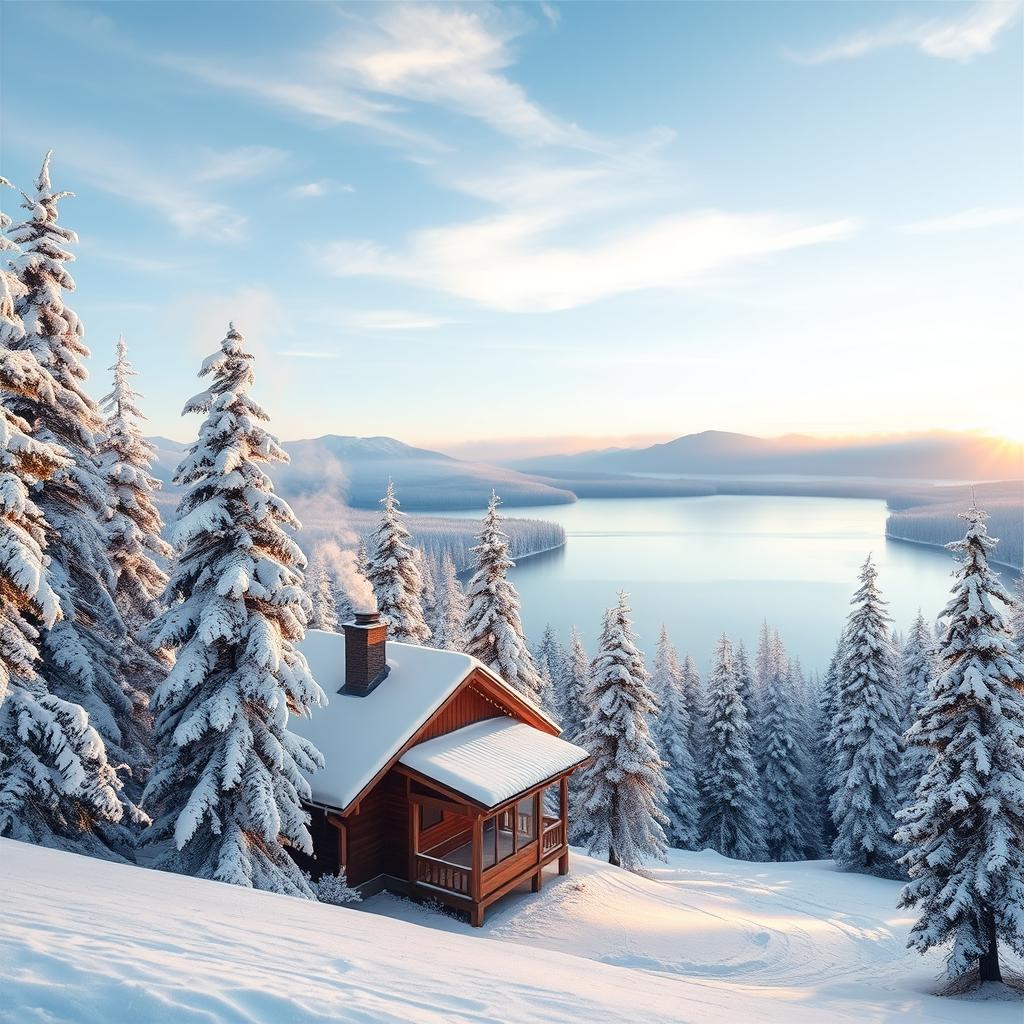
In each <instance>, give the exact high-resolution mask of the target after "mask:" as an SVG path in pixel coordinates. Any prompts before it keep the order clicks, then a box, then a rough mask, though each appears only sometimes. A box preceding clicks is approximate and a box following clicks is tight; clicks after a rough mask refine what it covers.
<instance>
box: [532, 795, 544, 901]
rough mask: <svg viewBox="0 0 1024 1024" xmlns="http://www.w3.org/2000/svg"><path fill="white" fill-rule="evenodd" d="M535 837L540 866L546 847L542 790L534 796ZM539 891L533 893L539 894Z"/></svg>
mask: <svg viewBox="0 0 1024 1024" xmlns="http://www.w3.org/2000/svg"><path fill="white" fill-rule="evenodd" d="M533 836H534V840H535V841H536V843H537V863H538V864H539V863H540V860H541V857H543V856H544V850H543V849H542V847H543V846H544V794H543V791H542V790H540V789H538V790H537V792H536V793H534V794H533ZM538 889H539V886H538ZM538 889H534V890H533V891H534V892H537V891H538Z"/></svg>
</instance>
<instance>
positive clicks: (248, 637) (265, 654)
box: [144, 325, 326, 898]
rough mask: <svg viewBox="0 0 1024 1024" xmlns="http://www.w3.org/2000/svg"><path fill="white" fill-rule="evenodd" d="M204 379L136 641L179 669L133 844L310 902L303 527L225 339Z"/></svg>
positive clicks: (158, 699)
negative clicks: (294, 723) (169, 564)
mask: <svg viewBox="0 0 1024 1024" xmlns="http://www.w3.org/2000/svg"><path fill="white" fill-rule="evenodd" d="M200 376H203V377H210V378H211V381H210V386H209V388H208V389H207V390H206V391H203V392H201V393H200V394H198V395H196V396H195V397H194V398H192V399H191V400H190V401H189V402H188V403H187V404H186V406H185V410H184V411H185V412H186V413H190V412H199V413H204V414H205V419H204V421H203V423H202V425H201V426H200V428H199V437H198V439H197V441H196V442H195V444H193V445H192V447H191V448H190V449H189V451H188V453H187V454H186V456H185V457H184V459H183V460H182V462H181V465H179V466H178V470H177V472H176V474H175V477H174V479H175V482H176V483H178V484H180V485H182V486H183V487H184V488H185V493H184V495H183V497H182V499H181V501H180V502H179V504H178V517H177V520H176V522H175V524H174V528H173V531H172V537H173V540H174V544H175V550H176V552H177V556H178V557H177V562H176V565H175V568H174V571H173V573H172V575H171V580H170V583H169V584H168V588H167V597H168V605H169V607H168V608H167V610H166V611H165V612H164V613H163V614H162V615H161V616H160V617H159V618H158V619H157V620H156V621H155V622H154V623H153V625H152V627H151V629H150V630H149V633H148V638H149V640H150V643H151V644H152V647H153V649H155V650H160V649H164V648H166V649H170V650H174V651H176V652H177V658H176V661H175V664H174V667H173V668H172V669H171V671H170V673H169V674H168V676H167V678H166V679H165V680H164V681H163V682H162V683H161V684H160V686H159V688H158V689H157V691H156V694H155V696H154V699H153V703H154V710H155V711H156V714H157V718H156V737H157V742H158V760H157V762H156V764H155V766H154V768H153V771H152V774H151V775H150V778H149V782H148V783H147V785H146V791H145V800H146V805H147V806H148V807H151V808H152V809H153V810H154V812H155V821H154V824H153V827H152V828H151V829H150V830H149V832H148V833H147V834H146V836H145V837H144V839H145V841H146V842H147V843H148V844H149V845H150V847H151V848H152V850H153V853H154V860H155V861H156V863H157V865H158V866H160V867H164V868H168V869H170V870H176V871H181V872H183V873H185V874H190V875H195V876H198V877H200V878H214V879H217V880H219V881H222V882H232V883H234V884H236V885H244V886H250V887H254V888H258V889H267V890H270V891H273V892H280V893H288V894H292V895H298V896H306V897H310V898H311V897H312V895H313V894H312V892H311V890H310V887H309V884H308V883H307V882H306V880H305V878H304V877H303V874H302V872H301V871H300V870H299V869H298V867H297V866H296V864H295V862H294V861H293V860H292V858H291V857H290V856H289V853H288V848H289V847H294V848H295V849H298V850H301V851H302V852H303V853H307V854H309V853H311V852H312V842H311V840H310V836H309V832H308V830H307V827H306V826H307V822H308V816H307V814H306V812H305V811H304V810H303V808H302V805H301V801H302V800H303V799H309V797H310V788H309V783H308V782H307V780H306V778H305V776H304V774H303V773H304V772H311V771H313V770H315V769H316V768H320V767H322V766H323V758H322V756H321V755H320V753H319V752H318V751H317V750H316V748H315V747H313V745H312V744H310V743H309V742H307V741H306V740H304V739H301V738H300V737H298V736H296V735H294V734H293V733H292V732H290V731H289V729H288V718H289V716H290V715H303V714H308V713H309V712H310V709H311V708H312V707H313V706H314V705H321V704H323V703H325V701H326V698H325V697H324V694H323V691H322V690H321V689H320V687H319V686H318V685H317V683H316V681H315V680H314V679H313V677H312V675H311V674H310V671H309V667H308V665H307V664H306V660H305V658H304V657H303V655H302V654H301V653H300V652H299V651H298V650H297V648H296V644H297V643H298V642H299V641H301V640H302V637H303V631H304V627H305V623H306V618H307V616H308V614H309V599H308V598H307V597H306V595H305V593H304V592H303V589H302V583H303V581H302V569H303V567H304V565H305V558H304V557H303V555H302V552H301V551H300V550H299V547H298V545H297V544H296V543H295V542H294V540H292V538H291V537H290V536H289V535H288V532H287V531H286V528H290V529H297V528H298V526H299V523H298V521H297V520H296V518H295V515H294V513H293V512H292V510H291V509H290V508H289V507H288V505H287V503H286V502H284V501H283V500H282V499H281V498H279V497H278V496H277V495H276V494H274V488H273V485H272V483H271V481H270V478H269V477H268V476H267V474H266V473H265V472H264V471H263V469H262V468H261V463H268V462H286V461H287V459H288V456H287V454H286V453H285V452H284V451H283V450H282V449H281V447H280V446H279V445H278V443H277V441H276V440H275V439H274V438H273V437H272V436H271V435H270V434H269V433H268V432H267V431H266V430H265V429H264V427H263V424H264V423H265V422H266V421H267V418H268V417H267V414H266V412H264V410H263V409H262V408H261V407H260V406H259V405H258V404H257V403H256V402H255V401H253V399H252V398H251V397H250V395H249V389H250V388H251V387H252V383H253V370H252V356H251V355H250V354H249V353H248V352H246V351H245V348H244V339H243V338H242V336H241V334H239V333H238V331H236V330H235V328H234V325H231V326H230V327H229V329H228V333H227V337H225V338H224V340H223V341H222V342H221V345H220V348H219V349H218V350H217V351H216V352H215V353H214V354H213V355H211V356H210V357H208V358H207V359H206V360H205V361H204V362H203V365H202V369H201V370H200Z"/></svg>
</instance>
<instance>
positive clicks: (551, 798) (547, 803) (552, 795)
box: [541, 782, 562, 823]
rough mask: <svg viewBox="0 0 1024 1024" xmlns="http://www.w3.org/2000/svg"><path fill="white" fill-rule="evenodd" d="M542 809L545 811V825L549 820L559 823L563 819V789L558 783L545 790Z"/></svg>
mask: <svg viewBox="0 0 1024 1024" xmlns="http://www.w3.org/2000/svg"><path fill="white" fill-rule="evenodd" d="M541 807H542V808H543V810H544V819H545V823H547V822H548V819H550V820H553V821H558V820H560V819H561V817H562V787H561V786H560V785H559V784H558V783H557V782H556V783H554V784H553V785H551V786H548V787H547V788H546V789H545V790H544V796H543V798H542V802H541Z"/></svg>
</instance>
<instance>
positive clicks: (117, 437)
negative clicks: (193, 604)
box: [99, 338, 171, 791]
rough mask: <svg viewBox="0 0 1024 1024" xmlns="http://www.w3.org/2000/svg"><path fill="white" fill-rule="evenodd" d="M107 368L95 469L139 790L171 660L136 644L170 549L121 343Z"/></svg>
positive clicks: (127, 731) (124, 728) (125, 733)
mask: <svg viewBox="0 0 1024 1024" xmlns="http://www.w3.org/2000/svg"><path fill="white" fill-rule="evenodd" d="M110 369H111V370H112V371H113V374H114V383H113V388H112V390H111V391H110V393H109V394H108V395H106V396H104V398H103V400H102V403H101V408H102V409H103V411H104V412H105V413H106V417H107V418H106V423H105V426H104V432H103V436H102V439H101V441H100V444H99V466H100V471H101V472H102V474H103V476H104V478H105V479H106V481H107V486H108V487H109V491H110V497H109V502H110V508H111V512H110V519H109V522H108V538H109V539H108V551H109V553H110V559H111V562H112V563H113V567H114V575H115V580H116V582H115V586H114V601H115V603H116V604H117V608H118V611H119V612H120V613H121V618H122V619H123V620H124V624H125V626H126V627H127V631H126V633H125V635H124V637H122V638H121V656H120V659H119V661H120V674H121V676H122V679H123V680H124V682H122V689H124V690H125V692H126V693H128V694H130V695H132V697H133V699H134V701H135V707H134V709H133V711H132V715H131V717H130V719H129V720H128V721H127V722H124V721H122V722H121V723H120V724H121V732H122V743H123V745H124V746H125V747H126V748H127V749H128V750H129V751H130V752H132V753H133V756H134V762H133V769H134V772H135V777H136V787H137V786H138V783H139V781H141V779H142V778H144V776H145V772H146V770H147V769H148V763H149V760H150V758H151V756H152V755H151V750H150V742H151V737H150V730H151V729H152V720H151V718H150V715H149V701H150V698H151V697H152V695H153V691H154V690H155V689H156V686H157V684H158V683H159V681H160V679H162V678H163V676H164V675H165V674H166V672H167V669H168V668H169V662H168V661H166V660H160V659H158V658H156V657H154V656H153V655H152V654H151V653H150V652H149V651H148V650H147V649H146V648H145V646H144V645H143V644H142V643H141V642H140V640H139V638H140V636H141V635H142V632H143V630H144V629H145V628H146V627H147V626H148V625H149V623H150V622H152V620H153V619H154V618H155V617H156V615H157V614H158V613H159V611H160V602H161V598H162V596H163V592H164V589H165V588H166V586H167V574H166V573H165V572H164V571H163V569H162V568H160V566H159V565H158V564H157V562H156V561H155V559H157V558H159V559H162V560H166V559H168V558H169V557H170V555H171V546H170V545H169V544H168V543H167V541H165V540H164V539H163V537H162V536H161V530H162V529H163V522H162V521H161V519H160V513H159V511H157V507H156V503H155V501H154V499H153V492H154V491H156V490H158V489H159V487H160V481H159V480H157V479H155V478H154V477H153V475H152V474H151V472H150V467H151V465H152V460H153V458H154V455H155V451H156V450H155V449H154V447H153V445H151V444H150V443H149V441H147V440H146V439H145V438H144V437H143V435H142V431H141V429H140V428H139V420H141V419H143V418H144V417H143V415H142V413H141V411H140V410H139V407H138V401H137V400H138V398H139V397H140V396H139V395H138V394H137V393H136V392H135V390H134V389H133V388H132V383H131V378H132V377H133V376H135V369H134V367H133V366H132V364H131V363H130V362H129V361H128V346H127V345H126V344H125V340H124V338H120V339H118V343H117V358H116V360H115V362H114V365H113V366H112V367H110ZM133 791H134V790H133Z"/></svg>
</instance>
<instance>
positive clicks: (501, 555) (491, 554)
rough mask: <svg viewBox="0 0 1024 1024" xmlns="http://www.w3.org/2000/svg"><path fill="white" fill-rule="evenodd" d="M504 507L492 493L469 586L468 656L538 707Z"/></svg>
mask: <svg viewBox="0 0 1024 1024" xmlns="http://www.w3.org/2000/svg"><path fill="white" fill-rule="evenodd" d="M499 504H500V501H499V499H498V496H497V495H496V494H494V493H492V494H491V500H490V503H489V504H488V506H487V515H485V516H484V521H483V525H482V527H481V530H480V533H479V543H478V544H477V545H476V547H474V548H473V552H474V554H475V555H476V571H475V572H474V573H473V576H472V578H471V579H470V581H469V585H468V586H467V587H466V601H467V603H468V604H469V613H468V614H467V616H466V632H467V633H468V635H469V642H468V644H467V647H466V653H467V654H471V655H473V657H474V658H478V659H479V660H480V661H482V662H483V663H484V664H485V665H487V666H488V668H491V669H493V670H494V671H495V672H497V673H498V675H499V676H501V678H502V679H504V680H505V682H507V683H508V684H509V685H510V686H514V687H515V688H516V689H517V690H518V691H519V692H520V693H522V694H523V695H524V696H526V697H528V698H529V699H530V700H533V701H537V702H539V701H540V696H541V689H542V685H543V684H542V681H541V678H540V675H539V673H538V672H537V669H536V667H535V665H534V663H533V655H532V654H530V648H529V646H528V645H527V643H526V637H525V636H524V634H523V623H522V621H521V620H520V618H519V595H518V594H517V593H516V588H515V587H514V586H513V585H512V583H511V581H510V580H509V578H508V571H509V569H511V568H513V567H514V566H515V562H513V561H512V559H511V558H509V557H508V537H506V536H505V534H504V533H502V530H501V517H500V516H499V515H498V505H499Z"/></svg>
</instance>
